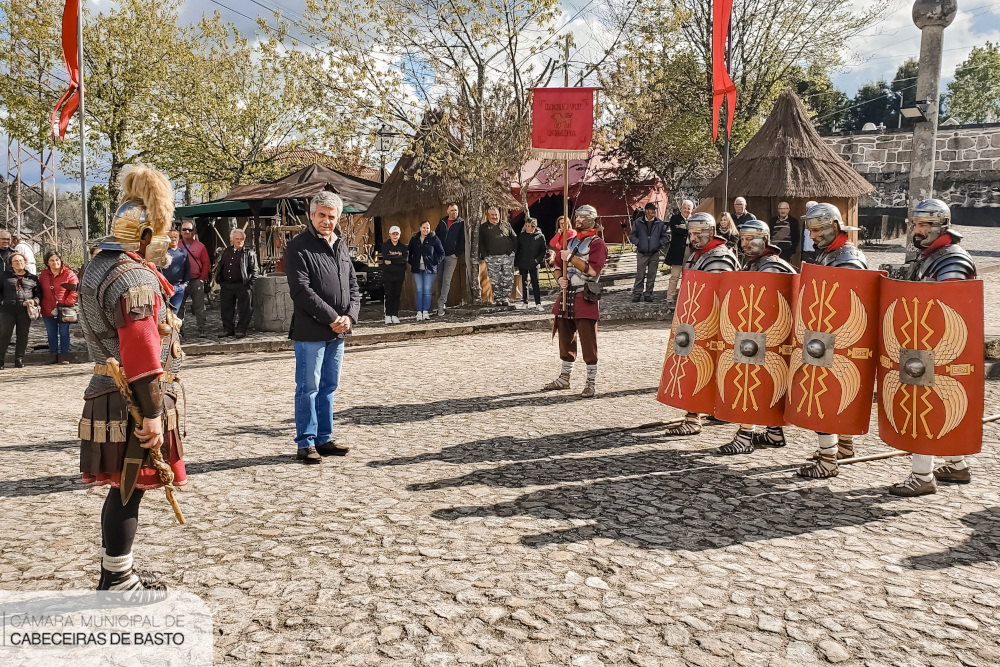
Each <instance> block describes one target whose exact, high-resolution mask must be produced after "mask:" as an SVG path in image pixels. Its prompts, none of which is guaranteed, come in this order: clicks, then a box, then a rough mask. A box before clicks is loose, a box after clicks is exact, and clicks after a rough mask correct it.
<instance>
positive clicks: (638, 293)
mask: <svg viewBox="0 0 1000 667" xmlns="http://www.w3.org/2000/svg"><path fill="white" fill-rule="evenodd" d="M643 212H644V213H645V215H644V216H643V217H641V218H636V219H635V220H633V221H632V234H631V235H630V236H629V240H630V241H631V242H632V244H633V245H634V246H635V254H636V257H635V263H636V266H635V283H634V284H633V285H632V301H639V300H640V299H642V298H643V297H645V299H646V301H652V300H653V284H654V283H655V282H656V270H657V269H658V268H659V266H660V253H661V252H662V251H664V250H666V249H667V248H668V247H669V246H670V228H669V227H668V226H667V224H666V223H665V222H663V220H660V218H659V216H657V215H656V204H654V203H653V202H649V203H648V204H646V207H645V208H644V209H643ZM644 282H645V288H643V283H644Z"/></svg>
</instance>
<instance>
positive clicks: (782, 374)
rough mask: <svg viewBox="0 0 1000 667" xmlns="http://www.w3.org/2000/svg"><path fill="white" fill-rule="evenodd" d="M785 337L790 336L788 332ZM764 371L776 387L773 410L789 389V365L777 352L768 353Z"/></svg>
mask: <svg viewBox="0 0 1000 667" xmlns="http://www.w3.org/2000/svg"><path fill="white" fill-rule="evenodd" d="M789 313H791V311H789ZM789 323H791V320H789ZM785 335H786V336H787V335H788V334H787V332H786V334H785ZM800 360H801V357H800ZM764 369H765V370H766V371H767V372H768V374H770V376H771V381H772V383H773V385H774V394H772V395H771V407H772V408H773V407H774V406H775V405H776V404H777V403H778V401H780V400H781V397H782V396H784V395H785V389H786V388H787V387H788V365H787V364H786V363H785V360H784V359H782V358H781V355H780V354H778V353H777V352H767V353H766V354H765V355H764Z"/></svg>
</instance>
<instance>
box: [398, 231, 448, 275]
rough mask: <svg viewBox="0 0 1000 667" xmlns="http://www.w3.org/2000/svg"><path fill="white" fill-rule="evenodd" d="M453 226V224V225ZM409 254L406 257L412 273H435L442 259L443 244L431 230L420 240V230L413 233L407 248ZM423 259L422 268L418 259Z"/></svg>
mask: <svg viewBox="0 0 1000 667" xmlns="http://www.w3.org/2000/svg"><path fill="white" fill-rule="evenodd" d="M453 226H454V225H453ZM407 249H408V250H409V253H410V254H409V256H408V257H407V258H406V259H407V261H408V262H409V264H410V271H412V272H413V273H437V270H438V264H440V263H441V260H443V259H444V246H442V245H441V239H440V238H438V236H437V234H435V233H434V232H431V233H429V234H428V235H427V237H426V238H425V239H424V240H423V241H421V240H420V232H417V233H416V234H414V235H413V238H411V239H410V245H409V246H408V248H407ZM421 258H423V260H424V268H423V269H421V268H420V259H421Z"/></svg>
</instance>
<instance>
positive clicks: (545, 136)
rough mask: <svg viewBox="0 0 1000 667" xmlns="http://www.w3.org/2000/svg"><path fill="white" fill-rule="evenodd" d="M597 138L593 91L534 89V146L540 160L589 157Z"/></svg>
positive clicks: (532, 105) (532, 138) (532, 121)
mask: <svg viewBox="0 0 1000 667" xmlns="http://www.w3.org/2000/svg"><path fill="white" fill-rule="evenodd" d="M593 138H594V89H593V88H535V89H534V91H533V95H532V100H531V147H532V149H533V153H534V154H535V156H536V157H539V158H551V159H581V158H586V157H588V154H589V151H590V143H591V141H592V140H593Z"/></svg>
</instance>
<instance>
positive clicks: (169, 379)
mask: <svg viewBox="0 0 1000 667" xmlns="http://www.w3.org/2000/svg"><path fill="white" fill-rule="evenodd" d="M94 375H103V376H105V377H111V373H110V371H108V365H107V364H94ZM180 381H181V379H180V378H179V377H178V376H177V374H176V373H160V382H164V383H167V384H170V383H173V382H180Z"/></svg>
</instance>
